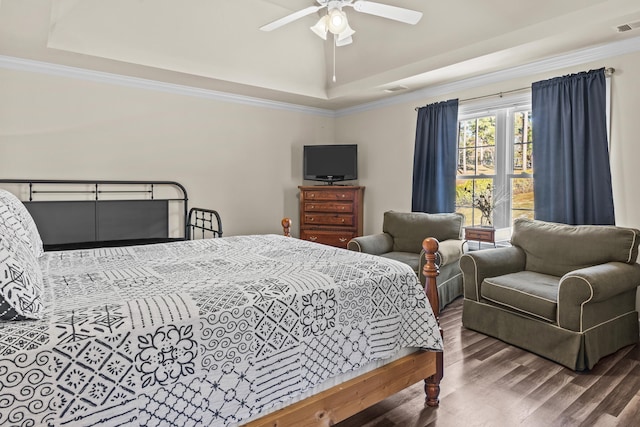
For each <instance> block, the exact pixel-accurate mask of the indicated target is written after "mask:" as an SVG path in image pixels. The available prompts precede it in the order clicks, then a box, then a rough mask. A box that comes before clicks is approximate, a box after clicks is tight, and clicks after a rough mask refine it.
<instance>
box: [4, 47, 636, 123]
mask: <svg viewBox="0 0 640 427" xmlns="http://www.w3.org/2000/svg"><path fill="white" fill-rule="evenodd" d="M637 51H640V37H635V38H630V39H626V40H621V41H617V42H612V43H608V44H603V45H597V46H593V47H589V48H585V49H580V50H576V51H573V52H569V53H566V54H563V55H558V56H554V57H550V58H546V59H542V60H539V61H535V62H531V63H529V64H524V65H520V66H516V67H511V68H507V69H504V70H500V71H495V72H492V73H487V74H483V75H480V76H476V77H471V78H468V79H463V80H459V81H456V82H452V83H445V84H441V85H434V86H430V87H428V88H425V89H419V90H416V91H413V92H407V93H403V94H400V95H395V96H392V97H388V98H385V99H382V100H378V101H373V102H368V103H364V104H360V105H356V106H353V107H348V108H344V109H339V110H329V109H323V108H314V107H307V106H304V105H299V104H291V103H286V102H278V101H272V100H268V99H263V98H255V97H250V96H244V95H236V94H232V93H227V92H220V91H215V90H209V89H202V88H197V87H193V86H186V85H178V84H173V83H166V82H161V81H157V80H150V79H143V78H139V77H131V76H125V75H120V74H113V73H106V72H103V71H95V70H88V69H84V68H78V67H70V66H67V65H60V64H54V63H48V62H42V61H35V60H31V59H23V58H17V57H12V56H3V55H0V68H5V69H9V70H18V71H27V72H34V73H41V74H48V75H55V76H61V77H68V78H75V79H81V80H88V81H94V82H98V83H107V84H116V85H120V86H128V87H134V88H139V89H146V90H153V91H158V92H166V93H172V94H178V95H185V96H193V97H198V98H206V99H213V100H217V101H222V102H230V103H236V104H244V105H251V106H255V107H262V108H272V109H277V110H285V111H291V112H296V113H303V114H312V115H318V116H323V117H331V118H335V117H342V116H347V115H350V114H357V113H361V112H364V111H369V110H374V109H378V108H383V107H387V106H391V105H396V104H401V103H409V102H416V103H420V102H421V101H422V100H424V99H425V98H427V99H428V98H434V97H438V96H442V95H448V94H453V93H456V92H460V91H463V90H467V89H473V88H476V87H481V86H485V85H489V84H493V83H499V82H501V81H505V80H510V79H514V78H519V77H526V76H531V75H535V74H539V73H543V72H548V71H552V70H557V69H562V68H567V67H571V66H575V65H580V64H584V63H588V62H593V61H598V60H601V59H606V58H611V57H615V56H620V55H625V54H628V53H633V52H637ZM422 102H424V101H422Z"/></svg>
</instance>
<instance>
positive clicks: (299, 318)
mask: <svg viewBox="0 0 640 427" xmlns="http://www.w3.org/2000/svg"><path fill="white" fill-rule="evenodd" d="M41 268H42V271H43V275H44V278H45V286H46V290H45V295H44V298H43V300H44V301H43V303H44V305H45V316H44V319H43V320H42V321H19V322H15V321H14V322H2V323H0V357H1V358H0V426H16V425H17V426H33V425H36V426H39V425H56V426H57V425H69V426H71V425H72V426H76V425H105V426H107V425H108V426H116V425H133V426H137V425H162V426H164V425H167V426H168V425H176V426H196V425H197V426H224V425H226V424H229V423H236V422H241V421H242V420H246V419H247V418H249V417H254V416H255V415H256V414H259V413H263V412H268V411H269V409H270V408H271V407H273V406H274V405H276V404H280V403H282V402H285V403H286V402H287V401H288V400H289V399H291V398H293V397H295V396H297V395H299V394H300V393H302V392H303V391H304V390H305V389H307V388H309V387H312V386H315V385H316V384H318V383H320V382H322V381H323V380H325V379H327V378H331V377H334V376H336V375H338V374H341V373H344V372H349V371H352V370H354V369H357V368H359V367H360V366H362V365H364V364H366V363H368V362H369V361H372V360H381V359H387V358H390V357H392V356H393V355H395V354H396V353H397V352H398V351H399V350H400V349H401V348H403V347H422V348H428V349H433V350H441V349H442V339H441V337H440V335H439V333H438V327H437V325H436V322H435V318H434V316H433V313H432V312H431V307H430V305H429V303H428V301H427V300H426V297H425V295H424V293H423V291H422V289H421V286H420V284H419V282H418V280H417V278H416V276H415V274H414V273H413V271H412V270H411V268H409V267H408V266H405V265H404V264H401V263H398V262H395V261H391V260H387V259H384V258H380V257H373V256H370V255H366V254H361V253H356V252H350V251H346V250H342V249H337V248H332V247H328V246H323V245H318V244H314V243H310V242H305V241H301V240H297V239H292V238H285V237H282V236H276V235H261V236H238V237H227V238H222V239H211V240H196V241H188V242H178V243H169V244H157V245H148V246H132V247H126V248H105V249H95V250H78V251H65V252H49V253H46V254H45V255H44V257H43V258H41Z"/></svg>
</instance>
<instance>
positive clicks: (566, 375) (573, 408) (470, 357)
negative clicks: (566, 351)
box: [336, 299, 640, 427]
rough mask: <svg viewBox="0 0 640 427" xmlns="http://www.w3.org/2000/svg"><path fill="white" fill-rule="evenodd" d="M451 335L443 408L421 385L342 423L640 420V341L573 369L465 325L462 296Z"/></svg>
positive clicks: (445, 317) (408, 425)
mask: <svg viewBox="0 0 640 427" xmlns="http://www.w3.org/2000/svg"><path fill="white" fill-rule="evenodd" d="M440 317H441V319H440V320H441V324H442V327H443V329H444V335H445V353H444V365H445V370H444V375H445V376H444V379H443V380H442V383H441V393H440V407H439V408H429V407H426V406H425V405H424V391H423V385H422V383H420V384H416V385H414V386H412V387H409V388H407V389H405V390H403V391H401V392H400V393H397V394H395V395H394V396H392V397H390V398H388V399H386V400H384V401H382V402H380V403H379V404H377V405H375V406H373V407H371V408H369V409H367V410H365V411H363V412H361V413H359V414H357V415H355V416H353V417H351V418H349V419H347V420H345V421H343V422H341V423H339V424H336V427H392V426H402V427H426V426H438V427H449V426H455V427H458V426H464V427H467V426H470V427H471V426H487V427H489V426H490V427H494V426H498V427H501V426H527V427H538V426H544V427H546V426H605V427H606V426H625V427H626V426H640V346H639V345H635V346H630V347H625V348H623V349H621V350H620V351H618V352H617V353H615V354H613V355H610V356H608V357H606V358H604V359H601V360H600V362H599V363H598V364H596V366H595V367H594V369H593V370H592V371H588V372H584V373H581V372H574V371H571V370H569V369H567V368H564V367H562V366H560V365H558V364H556V363H554V362H551V361H549V360H547V359H544V358H541V357H539V356H536V355H534V354H532V353H529V352H526V351H524V350H521V349H519V348H516V347H512V346H510V345H508V344H505V343H503V342H502V341H499V340H496V339H494V338H490V337H487V336H485V335H482V334H480V333H477V332H474V331H471V330H468V329H465V328H463V327H462V299H458V300H456V301H454V302H453V303H451V304H450V305H449V306H447V307H446V308H445V309H444V310H443V311H442V313H441V316H440Z"/></svg>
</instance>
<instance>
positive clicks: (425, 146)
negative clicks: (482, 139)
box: [411, 99, 458, 213]
mask: <svg viewBox="0 0 640 427" xmlns="http://www.w3.org/2000/svg"><path fill="white" fill-rule="evenodd" d="M457 131H458V100H457V99H450V100H448V101H444V102H438V103H436V104H430V105H426V106H424V107H421V108H420V109H419V110H418V124H417V126H416V145H415V150H414V154H413V193H412V200H411V210H412V211H413V212H429V213H441V212H453V211H454V210H455V205H456V164H457V162H456V158H457V156H456V149H457V145H456V144H457V141H456V136H457Z"/></svg>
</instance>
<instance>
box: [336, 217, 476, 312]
mask: <svg viewBox="0 0 640 427" xmlns="http://www.w3.org/2000/svg"><path fill="white" fill-rule="evenodd" d="M463 225H464V215H462V214H460V213H438V214H429V213H422V212H394V211H388V212H385V213H384V219H383V222H382V233H379V234H372V235H368V236H361V237H355V238H353V239H351V240H350V241H349V243H348V244H347V248H348V249H351V250H353V251H358V252H365V253H368V254H373V255H379V256H383V257H386V258H391V259H395V260H397V261H401V262H404V263H405V264H409V265H410V266H411V268H413V270H414V271H415V272H416V274H419V276H420V281H421V283H422V284H423V285H424V282H425V278H424V275H423V274H422V268H423V266H424V262H425V257H424V251H423V250H422V241H423V240H424V239H425V238H427V237H434V238H436V239H438V241H439V242H440V248H439V250H438V253H437V258H438V260H437V261H438V264H439V266H440V273H439V275H438V278H437V280H436V285H437V287H438V296H439V298H440V308H441V309H442V308H443V307H444V306H445V305H447V304H448V303H450V302H451V301H453V300H454V299H455V298H457V297H459V296H461V295H462V273H461V272H460V267H459V266H458V261H459V260H460V256H461V255H462V253H463V243H464V241H463V240H462V227H463Z"/></svg>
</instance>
